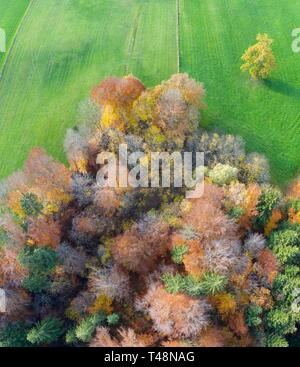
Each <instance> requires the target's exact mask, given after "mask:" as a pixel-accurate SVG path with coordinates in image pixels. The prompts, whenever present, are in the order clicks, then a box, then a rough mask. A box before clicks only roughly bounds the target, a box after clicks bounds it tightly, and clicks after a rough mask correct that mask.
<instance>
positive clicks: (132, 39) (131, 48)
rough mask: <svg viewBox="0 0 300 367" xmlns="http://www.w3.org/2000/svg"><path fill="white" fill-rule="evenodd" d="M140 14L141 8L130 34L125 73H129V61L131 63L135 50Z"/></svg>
mask: <svg viewBox="0 0 300 367" xmlns="http://www.w3.org/2000/svg"><path fill="white" fill-rule="evenodd" d="M140 15H141V8H139V9H138V11H137V14H136V16H135V18H134V21H133V26H132V32H131V36H130V39H129V43H128V49H127V58H126V64H125V67H124V72H125V75H128V73H129V63H130V59H131V56H132V54H133V51H134V46H135V41H136V35H137V31H138V28H139V21H140Z"/></svg>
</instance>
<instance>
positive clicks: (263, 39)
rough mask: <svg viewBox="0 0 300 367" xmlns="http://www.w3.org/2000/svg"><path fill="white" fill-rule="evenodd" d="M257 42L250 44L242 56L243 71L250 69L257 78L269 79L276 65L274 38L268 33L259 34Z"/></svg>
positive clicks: (251, 73)
mask: <svg viewBox="0 0 300 367" xmlns="http://www.w3.org/2000/svg"><path fill="white" fill-rule="evenodd" d="M256 40H257V43H256V44H255V45H253V46H250V47H249V48H248V50H247V51H246V52H245V53H244V55H243V56H242V60H243V61H244V64H243V65H242V66H241V70H242V71H249V73H250V75H251V77H252V78H253V79H255V80H263V79H267V78H268V76H269V75H270V73H271V71H272V70H273V69H274V68H275V67H276V60H275V56H274V54H273V52H272V48H271V45H272V43H273V40H272V39H271V38H270V37H269V36H268V35H267V34H258V35H257V36H256Z"/></svg>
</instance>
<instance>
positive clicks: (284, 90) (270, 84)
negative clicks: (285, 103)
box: [264, 79, 300, 101]
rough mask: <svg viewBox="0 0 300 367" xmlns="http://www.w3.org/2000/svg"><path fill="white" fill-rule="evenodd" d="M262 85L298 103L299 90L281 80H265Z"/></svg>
mask: <svg viewBox="0 0 300 367" xmlns="http://www.w3.org/2000/svg"><path fill="white" fill-rule="evenodd" d="M264 85H265V86H266V87H267V88H269V89H270V90H273V91H274V92H276V93H281V94H284V95H286V96H289V97H292V98H295V99H296V100H299V101H300V88H297V87H294V86H293V85H290V84H288V83H286V82H284V81H282V80H279V79H272V80H265V81H264Z"/></svg>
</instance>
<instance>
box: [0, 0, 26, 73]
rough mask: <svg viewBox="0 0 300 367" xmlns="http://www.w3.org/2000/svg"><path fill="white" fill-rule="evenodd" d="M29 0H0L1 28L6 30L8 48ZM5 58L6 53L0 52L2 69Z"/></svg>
mask: <svg viewBox="0 0 300 367" xmlns="http://www.w3.org/2000/svg"><path fill="white" fill-rule="evenodd" d="M29 2H30V0H14V1H7V0H0V28H2V29H4V30H5V33H6V48H7V49H9V48H10V46H11V43H12V41H13V38H14V35H15V33H16V31H17V28H18V25H19V24H20V21H21V19H22V17H23V15H24V14H25V11H26V8H27V6H28V5H29ZM4 59H5V54H3V53H0V70H1V66H2V65H3V62H4ZM0 74H1V72H0Z"/></svg>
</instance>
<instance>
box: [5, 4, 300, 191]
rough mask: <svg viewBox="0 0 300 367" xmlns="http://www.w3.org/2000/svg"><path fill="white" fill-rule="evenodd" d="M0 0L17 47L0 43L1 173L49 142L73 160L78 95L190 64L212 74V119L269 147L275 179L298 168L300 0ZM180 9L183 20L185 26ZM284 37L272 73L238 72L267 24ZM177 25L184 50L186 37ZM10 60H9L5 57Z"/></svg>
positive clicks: (189, 68)
mask: <svg viewBox="0 0 300 367" xmlns="http://www.w3.org/2000/svg"><path fill="white" fill-rule="evenodd" d="M6 4H7V0H0V27H1V28H4V29H5V30H6V31H7V36H8V40H9V43H8V44H9V46H10V49H9V50H8V53H6V54H5V55H3V54H1V55H0V67H3V61H4V57H5V58H6V63H5V67H4V69H3V70H2V71H3V75H2V79H1V80H0V156H1V162H0V177H5V176H7V175H8V174H9V173H11V172H13V171H14V170H16V169H17V168H19V167H21V166H22V164H23V162H24V160H25V159H26V156H27V154H28V152H29V150H30V149H31V148H32V147H34V146H43V147H45V148H46V149H47V150H48V152H49V153H50V154H52V155H53V156H54V157H56V158H58V159H60V160H63V161H64V160H65V156H64V152H63V148H62V141H63V137H64V134H65V131H66V128H68V127H70V126H74V125H75V124H76V123H77V120H76V113H77V106H78V103H79V102H80V101H81V100H82V99H85V98H87V97H88V96H89V91H90V89H91V88H92V87H93V86H94V85H95V84H97V83H98V82H99V81H100V80H101V79H103V78H105V77H106V76H109V75H118V76H121V75H124V74H129V73H132V74H134V75H136V76H137V77H139V78H140V79H141V80H142V81H143V82H144V83H145V84H146V85H147V86H153V85H155V84H157V83H159V82H160V81H161V80H164V79H167V78H169V77H170V75H172V74H173V73H176V72H177V55H178V52H179V54H180V71H181V72H188V73H189V74H190V75H191V76H192V77H194V78H195V79H197V80H198V81H202V82H204V84H205V87H206V90H207V97H206V102H207V105H208V108H207V110H206V111H205V113H204V117H203V120H202V123H203V124H204V125H205V126H206V127H207V128H208V129H218V130H220V131H222V132H226V133H232V134H237V135H240V136H242V137H243V138H244V139H245V141H246V146H247V149H248V150H249V151H257V152H259V153H263V154H265V155H266V156H267V157H268V158H269V160H270V164H271V172H272V178H273V182H275V183H278V184H280V185H281V186H284V185H285V184H286V183H287V181H288V180H290V179H291V178H292V177H294V176H295V175H296V174H297V173H298V172H299V171H300V155H299V154H298V151H297V150H298V146H299V144H300V108H299V105H300V104H299V103H300V54H294V53H293V52H292V49H291V43H292V37H291V32H292V29H294V28H299V27H300V20H299V19H300V18H299V14H300V4H299V3H298V2H296V1H294V0H286V1H284V2H280V1H278V0H260V1H254V0H230V1H228V0H201V1H200V0H179V14H177V9H176V0H101V1H100V0H89V1H86V0H72V1H70V0H51V1H50V0H31V1H25V0H23V1H21V0H17V1H13V2H9V5H6ZM177 19H179V29H177ZM263 32H266V33H268V34H269V35H270V36H271V37H272V38H273V39H274V47H273V49H274V53H275V55H276V58H277V64H278V67H277V69H276V71H275V72H274V73H273V74H272V76H271V78H270V80H268V81H267V82H264V83H258V82H253V81H251V80H250V78H249V76H248V75H245V74H242V73H241V72H240V69H239V68H240V64H241V60H240V58H241V55H242V54H243V52H244V50H245V49H246V48H247V47H248V46H249V45H250V44H253V43H254V42H255V36H256V34H257V33H263ZM177 34H178V35H179V45H180V47H179V50H178V48H177V37H176V35H177ZM1 63H2V66H1Z"/></svg>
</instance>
